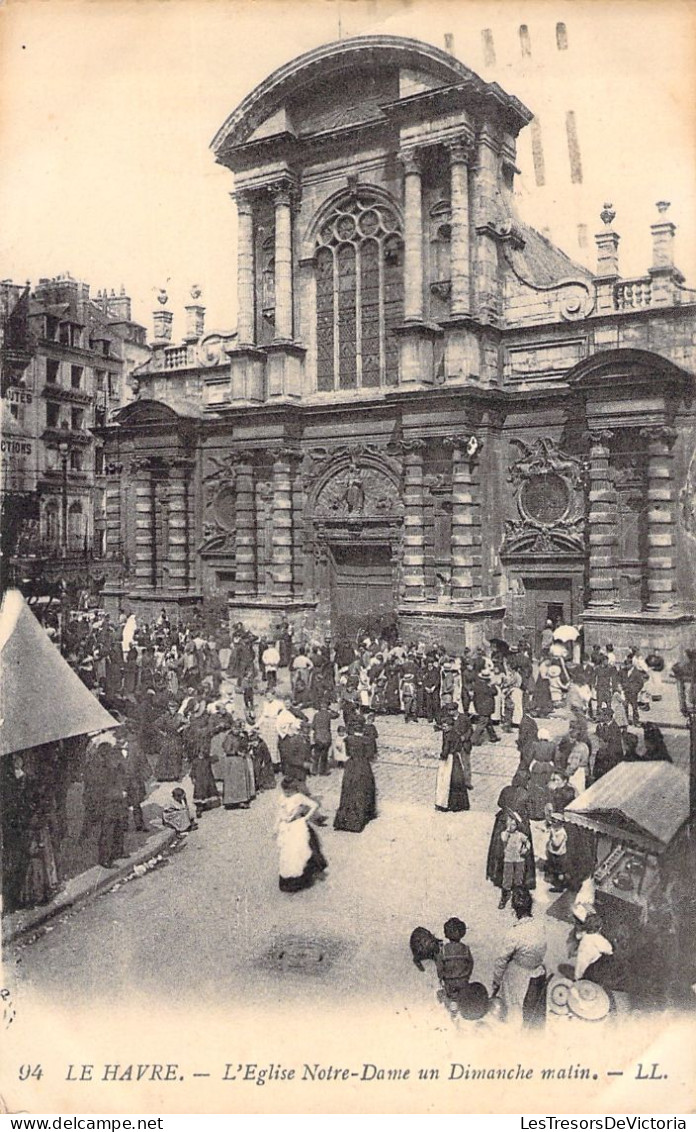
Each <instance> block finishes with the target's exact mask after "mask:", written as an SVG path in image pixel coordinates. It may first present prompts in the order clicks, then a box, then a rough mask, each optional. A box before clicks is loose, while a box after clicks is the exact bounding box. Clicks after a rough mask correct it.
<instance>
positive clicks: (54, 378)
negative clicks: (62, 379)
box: [46, 358, 60, 385]
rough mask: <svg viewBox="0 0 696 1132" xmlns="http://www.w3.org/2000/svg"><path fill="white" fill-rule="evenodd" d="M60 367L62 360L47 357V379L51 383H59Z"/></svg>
mask: <svg viewBox="0 0 696 1132" xmlns="http://www.w3.org/2000/svg"><path fill="white" fill-rule="evenodd" d="M59 369H60V362H57V361H56V360H55V358H46V381H47V383H48V384H49V385H56V384H57V383H58V371H59Z"/></svg>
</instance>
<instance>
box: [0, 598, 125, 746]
mask: <svg viewBox="0 0 696 1132" xmlns="http://www.w3.org/2000/svg"><path fill="white" fill-rule="evenodd" d="M117 726H118V723H117V720H115V719H114V718H113V716H111V715H109V713H108V711H106V710H105V709H104V708H103V707H102V706H101V704H100V703H99V700H97V698H96V697H95V696H93V695H92V693H91V692H90V691H89V689H88V688H86V687H85V685H84V684H83V683H82V681H81V680H80V678H79V676H76V675H75V673H74V672H73V670H72V668H71V667H70V665H69V664H68V663H67V661H65V660H64V659H63V657H62V656H61V654H60V652H59V651H58V649H57V648H56V646H55V645H54V644H53V643H52V641H51V640H50V638H49V637H48V634H47V633H46V632H45V630H44V629H43V628H42V627H41V625H40V624H39V622H38V621H37V620H36V618H35V617H34V614H33V613H32V612H31V610H30V609H29V606H28V605H27V603H26V602H25V600H24V598H23V597H22V594H21V593H20V592H19V590H8V592H7V593H6V594H5V597H4V599H3V603H2V609H0V755H9V754H12V752H13V751H23V750H26V749H27V748H28V747H38V746H40V745H41V744H42V743H52V742H55V741H56V740H57V739H68V738H69V737H70V736H71V735H84V734H87V733H88V732H91V731H103V730H105V729H106V728H110V727H117Z"/></svg>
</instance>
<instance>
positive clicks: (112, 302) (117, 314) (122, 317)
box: [104, 285, 131, 322]
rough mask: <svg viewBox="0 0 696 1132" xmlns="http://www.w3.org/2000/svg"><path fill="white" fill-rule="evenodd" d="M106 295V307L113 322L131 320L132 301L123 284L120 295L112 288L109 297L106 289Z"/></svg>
mask: <svg viewBox="0 0 696 1132" xmlns="http://www.w3.org/2000/svg"><path fill="white" fill-rule="evenodd" d="M104 297H105V305H104V309H105V311H106V313H107V315H108V316H109V318H110V319H111V320H112V321H113V322H131V301H130V297H129V296H128V295H127V294H126V289H125V287H124V286H123V285H121V291H120V294H119V295H116V294H115V293H114V291H113V290H112V292H111V294H110V295H109V297H108V299H107V298H106V291H104Z"/></svg>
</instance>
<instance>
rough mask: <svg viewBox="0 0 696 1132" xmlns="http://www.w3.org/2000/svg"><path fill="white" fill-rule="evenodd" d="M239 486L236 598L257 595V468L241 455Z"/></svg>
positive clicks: (238, 474) (237, 483)
mask: <svg viewBox="0 0 696 1132" xmlns="http://www.w3.org/2000/svg"><path fill="white" fill-rule="evenodd" d="M235 485H236V508H235V514H236V527H237V531H236V541H235V587H234V589H235V595H236V596H237V597H242V596H244V595H247V594H248V595H251V596H254V597H255V596H256V585H257V581H256V574H257V570H256V500H255V490H254V465H253V464H252V463H251V460H250V458H249V457H248V456H247V455H245V456H242V460H241V463H240V464H239V465H238V467H237V478H236V480H235Z"/></svg>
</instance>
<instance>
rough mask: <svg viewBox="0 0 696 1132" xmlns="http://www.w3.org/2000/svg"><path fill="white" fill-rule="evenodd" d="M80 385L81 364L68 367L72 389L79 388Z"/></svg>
mask: <svg viewBox="0 0 696 1132" xmlns="http://www.w3.org/2000/svg"><path fill="white" fill-rule="evenodd" d="M81 385H82V366H71V367H70V386H71V388H72V389H79V388H80V386H81Z"/></svg>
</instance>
